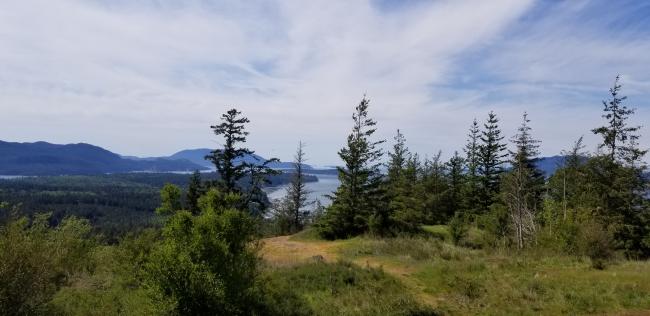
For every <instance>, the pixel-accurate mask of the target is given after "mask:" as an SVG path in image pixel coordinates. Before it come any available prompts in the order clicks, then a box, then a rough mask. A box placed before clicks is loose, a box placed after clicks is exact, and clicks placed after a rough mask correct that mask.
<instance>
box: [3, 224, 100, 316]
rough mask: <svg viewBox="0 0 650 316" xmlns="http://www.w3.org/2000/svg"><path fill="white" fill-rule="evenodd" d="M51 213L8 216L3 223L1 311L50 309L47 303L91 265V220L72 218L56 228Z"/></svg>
mask: <svg viewBox="0 0 650 316" xmlns="http://www.w3.org/2000/svg"><path fill="white" fill-rule="evenodd" d="M49 217H50V215H49V214H40V215H36V216H35V218H34V219H33V221H32V222H31V223H29V221H28V220H27V219H26V218H21V219H13V220H9V221H8V222H7V224H6V226H4V227H2V228H0V311H2V313H4V314H5V315H32V314H40V313H48V309H49V308H48V306H47V303H48V302H49V301H50V300H51V298H52V297H53V296H54V294H55V293H56V292H57V291H58V290H59V289H60V288H61V287H62V286H65V285H67V284H69V283H70V282H71V280H72V279H73V278H74V276H75V275H76V274H77V273H81V272H84V271H88V270H90V269H91V268H92V267H90V266H89V260H88V257H89V255H90V253H91V252H92V250H93V247H94V242H93V241H92V240H91V239H90V238H89V233H90V229H91V228H90V225H89V224H88V221H86V220H80V219H76V218H67V219H65V220H63V222H61V224H60V225H59V226H57V227H50V225H49V224H48V219H49Z"/></svg>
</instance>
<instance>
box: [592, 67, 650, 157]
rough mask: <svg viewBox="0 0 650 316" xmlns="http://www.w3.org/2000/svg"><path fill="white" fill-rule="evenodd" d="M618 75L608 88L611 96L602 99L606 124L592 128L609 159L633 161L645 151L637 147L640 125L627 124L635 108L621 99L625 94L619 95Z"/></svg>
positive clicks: (623, 98) (620, 86)
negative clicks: (606, 99)
mask: <svg viewBox="0 0 650 316" xmlns="http://www.w3.org/2000/svg"><path fill="white" fill-rule="evenodd" d="M619 81H620V75H619V76H616V80H615V81H614V86H613V87H612V88H611V89H609V92H610V94H611V96H612V98H611V99H610V100H609V101H603V106H604V109H603V111H604V112H605V114H603V118H604V119H606V120H607V125H605V126H601V127H598V128H595V129H593V130H592V132H593V133H594V134H598V135H601V136H602V137H603V142H602V143H601V144H600V145H599V148H605V149H606V151H607V155H608V157H609V158H610V159H611V160H618V161H622V162H627V163H633V162H634V161H637V160H639V158H641V157H642V156H643V155H645V153H646V152H647V151H645V150H640V149H639V148H638V143H637V141H638V139H639V135H638V134H637V132H638V131H639V130H640V129H641V127H640V126H629V125H628V119H629V117H630V115H632V114H634V112H635V110H634V109H631V108H628V107H627V106H626V105H625V104H623V101H625V99H627V97H626V96H620V91H621V88H622V85H621V84H619Z"/></svg>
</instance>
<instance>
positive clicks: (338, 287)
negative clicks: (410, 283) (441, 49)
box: [268, 262, 437, 315]
mask: <svg viewBox="0 0 650 316" xmlns="http://www.w3.org/2000/svg"><path fill="white" fill-rule="evenodd" d="M268 278H269V288H273V289H278V291H280V292H286V289H290V290H291V292H292V293H294V294H295V296H297V297H299V298H301V299H302V300H303V301H304V302H305V304H306V306H307V307H308V308H309V312H311V313H313V314H315V315H436V314H437V313H436V312H435V311H434V310H431V309H429V308H426V307H424V306H423V305H421V304H420V303H418V301H417V300H416V299H415V298H414V297H413V296H412V295H411V294H409V291H408V290H407V289H406V288H405V287H404V286H403V285H402V284H401V283H400V282H399V281H397V280H396V279H394V278H393V277H391V276H389V275H388V274H386V273H384V271H383V270H381V269H377V268H370V267H367V268H361V267H359V266H357V265H354V264H352V263H349V262H338V263H334V264H328V263H324V262H313V263H308V264H305V265H301V266H296V267H291V268H281V269H276V270H273V271H270V272H269V274H268ZM283 289H284V290H283ZM283 296H286V295H283ZM294 305H296V304H294Z"/></svg>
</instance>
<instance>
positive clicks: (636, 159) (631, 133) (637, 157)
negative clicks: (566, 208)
mask: <svg viewBox="0 0 650 316" xmlns="http://www.w3.org/2000/svg"><path fill="white" fill-rule="evenodd" d="M619 80H620V77H619V76H617V77H616V80H615V82H614V86H613V87H612V88H611V89H610V90H609V91H610V94H611V96H612V98H611V99H610V100H609V101H603V104H604V109H603V111H604V112H605V114H603V118H604V119H605V120H606V125H604V126H601V127H598V128H595V129H593V130H592V132H593V133H594V134H597V135H600V136H602V139H603V140H602V143H601V144H600V145H599V148H605V149H606V152H605V154H604V155H602V156H597V157H595V158H592V159H591V160H590V161H589V163H588V165H587V169H588V172H589V179H588V181H589V183H592V187H591V188H590V189H592V190H594V191H595V192H597V195H598V197H599V199H598V200H599V201H600V203H598V204H597V205H596V207H597V208H596V209H597V210H598V215H599V217H600V219H601V220H602V222H603V224H604V225H605V226H608V227H609V228H610V230H612V231H613V232H614V237H615V238H616V240H618V242H619V244H620V245H621V247H622V248H623V249H624V250H625V252H626V253H627V254H628V255H629V256H631V257H644V258H647V257H650V238H649V237H648V236H650V205H649V204H650V203H649V202H648V198H647V196H646V195H647V192H648V180H647V178H646V177H645V176H644V171H645V170H646V164H645V163H644V161H643V156H644V155H645V154H646V153H647V150H641V149H640V148H639V147H638V139H639V137H640V136H639V134H638V132H639V130H640V129H641V127H639V126H629V122H628V121H629V119H630V116H631V115H632V114H634V112H635V110H634V109H632V108H628V107H627V106H626V105H624V104H623V101H624V100H626V99H627V97H625V96H620V90H621V87H622V86H621V84H619Z"/></svg>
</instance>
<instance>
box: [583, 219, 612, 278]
mask: <svg viewBox="0 0 650 316" xmlns="http://www.w3.org/2000/svg"><path fill="white" fill-rule="evenodd" d="M578 247H579V249H580V250H581V253H582V254H583V255H586V256H587V257H589V259H591V266H592V267H593V268H595V269H599V270H602V269H605V267H606V266H607V264H608V263H609V262H611V260H612V259H613V258H614V256H615V254H616V253H615V245H614V238H613V236H612V233H611V232H609V231H608V230H607V229H606V228H605V227H604V226H603V225H602V224H600V223H597V222H595V221H591V222H587V223H585V224H584V225H583V226H582V230H581V231H580V235H579V239H578Z"/></svg>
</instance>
